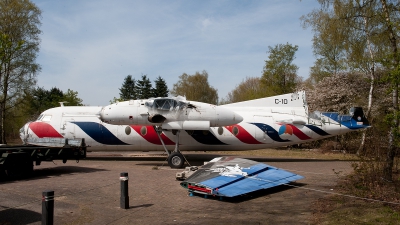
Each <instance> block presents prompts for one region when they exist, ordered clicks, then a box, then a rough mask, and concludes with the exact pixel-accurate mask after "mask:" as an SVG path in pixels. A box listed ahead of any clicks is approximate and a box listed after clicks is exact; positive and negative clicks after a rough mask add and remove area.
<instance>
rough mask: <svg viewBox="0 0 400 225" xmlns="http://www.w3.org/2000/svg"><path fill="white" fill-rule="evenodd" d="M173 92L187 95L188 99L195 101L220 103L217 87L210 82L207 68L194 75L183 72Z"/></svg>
mask: <svg viewBox="0 0 400 225" xmlns="http://www.w3.org/2000/svg"><path fill="white" fill-rule="evenodd" d="M171 94H172V95H182V96H186V98H187V99H188V100H193V101H199V102H207V103H211V104H217V103H218V93H217V89H215V88H213V87H212V86H210V84H209V83H208V73H207V71H205V70H203V72H201V73H199V72H196V74H194V75H188V74H186V73H183V74H182V75H181V76H179V81H178V82H177V83H176V84H174V87H173V88H172V90H171Z"/></svg>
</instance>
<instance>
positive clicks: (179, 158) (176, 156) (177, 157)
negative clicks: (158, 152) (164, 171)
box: [153, 126, 186, 169]
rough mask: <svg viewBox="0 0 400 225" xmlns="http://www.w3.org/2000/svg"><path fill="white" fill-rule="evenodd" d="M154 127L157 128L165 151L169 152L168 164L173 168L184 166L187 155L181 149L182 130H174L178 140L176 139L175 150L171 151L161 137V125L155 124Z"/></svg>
mask: <svg viewBox="0 0 400 225" xmlns="http://www.w3.org/2000/svg"><path fill="white" fill-rule="evenodd" d="M153 127H154V129H155V130H156V133H157V136H158V138H159V139H160V141H161V144H162V145H163V147H164V150H165V152H166V153H167V154H168V165H169V166H170V167H171V168H173V169H179V168H183V164H185V161H186V159H185V157H184V156H183V155H182V153H181V152H180V151H179V133H180V130H172V133H173V134H174V135H175V136H176V141H175V149H174V151H173V152H171V153H170V152H169V151H168V149H167V148H166V147H165V144H164V141H163V140H162V138H161V135H160V134H161V132H162V128H161V127H156V126H153Z"/></svg>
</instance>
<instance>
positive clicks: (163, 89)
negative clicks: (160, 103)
mask: <svg viewBox="0 0 400 225" xmlns="http://www.w3.org/2000/svg"><path fill="white" fill-rule="evenodd" d="M154 83H155V85H156V87H155V88H154V89H153V97H167V96H168V92H169V91H168V87H167V84H166V83H165V80H164V79H162V78H161V77H160V76H158V77H157V79H156V80H155V81H154Z"/></svg>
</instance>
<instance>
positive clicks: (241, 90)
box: [224, 77, 272, 104]
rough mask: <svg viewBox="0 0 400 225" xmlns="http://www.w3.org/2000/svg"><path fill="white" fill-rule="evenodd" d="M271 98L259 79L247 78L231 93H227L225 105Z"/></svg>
mask: <svg viewBox="0 0 400 225" xmlns="http://www.w3.org/2000/svg"><path fill="white" fill-rule="evenodd" d="M268 96H272V93H271V91H269V90H268V89H266V88H265V86H264V85H263V83H262V82H261V78H259V77H247V78H246V79H245V80H243V81H242V82H241V83H240V84H239V85H237V86H236V88H235V89H233V90H232V91H231V92H229V93H228V96H227V99H226V100H225V101H224V103H225V104H227V103H233V102H241V101H247V100H252V99H256V98H263V97H268Z"/></svg>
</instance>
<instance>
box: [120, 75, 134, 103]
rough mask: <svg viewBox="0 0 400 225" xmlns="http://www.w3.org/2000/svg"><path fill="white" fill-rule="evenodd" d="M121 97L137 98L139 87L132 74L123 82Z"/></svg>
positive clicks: (126, 98)
mask: <svg viewBox="0 0 400 225" xmlns="http://www.w3.org/2000/svg"><path fill="white" fill-rule="evenodd" d="M119 91H120V92H119V99H121V100H122V101H127V100H131V99H137V91H138V90H137V87H136V80H135V79H132V75H128V76H126V77H125V79H124V83H122V87H121V88H120V89H119Z"/></svg>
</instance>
